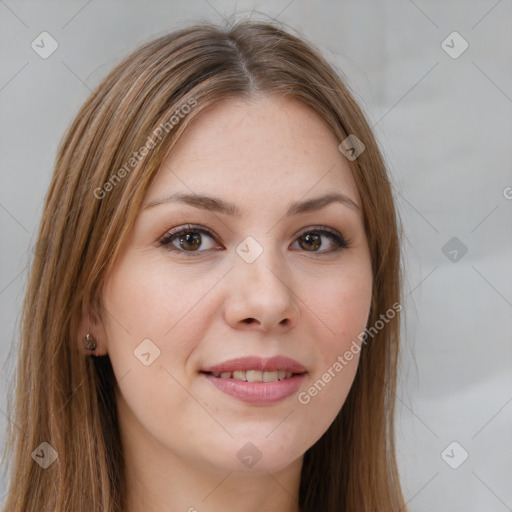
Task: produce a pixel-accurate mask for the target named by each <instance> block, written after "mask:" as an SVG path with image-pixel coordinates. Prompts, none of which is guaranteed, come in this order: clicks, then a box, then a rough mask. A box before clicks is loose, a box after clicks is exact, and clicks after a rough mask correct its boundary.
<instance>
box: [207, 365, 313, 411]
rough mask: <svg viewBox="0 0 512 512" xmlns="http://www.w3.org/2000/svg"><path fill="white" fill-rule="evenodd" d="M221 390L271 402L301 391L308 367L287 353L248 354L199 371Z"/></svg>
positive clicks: (246, 399)
mask: <svg viewBox="0 0 512 512" xmlns="http://www.w3.org/2000/svg"><path fill="white" fill-rule="evenodd" d="M199 373H200V374H201V375H203V376H204V377H205V378H206V379H207V380H208V381H209V382H211V383H212V384H213V385H214V386H215V387H216V388H217V389H218V390H220V391H222V392H223V393H225V394H227V395H229V396H231V397H234V398H236V399H238V400H240V401H242V402H246V403H250V404H252V405H270V404H273V403H276V402H279V401H281V400H284V399H285V398H288V397H290V396H291V395H293V394H294V393H296V392H297V391H298V389H299V388H300V386H301V384H302V382H303V381H304V379H305V377H306V375H307V370H306V368H305V367H304V366H303V365H302V364H300V363H299V362H297V361H295V360H294V359H290V358H288V357H284V356H276V357H272V358H268V359H264V358H260V357H245V358H239V359H232V360H230V361H226V362H224V363H221V364H218V365H215V366H211V367H208V368H204V369H203V370H201V371H200V372H199Z"/></svg>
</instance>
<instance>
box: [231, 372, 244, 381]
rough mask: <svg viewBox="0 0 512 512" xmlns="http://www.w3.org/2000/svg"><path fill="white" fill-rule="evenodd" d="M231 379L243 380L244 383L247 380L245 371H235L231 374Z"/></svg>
mask: <svg viewBox="0 0 512 512" xmlns="http://www.w3.org/2000/svg"><path fill="white" fill-rule="evenodd" d="M233 379H236V380H243V381H244V382H245V381H246V380H247V378H246V376H245V371H243V370H237V371H235V372H233Z"/></svg>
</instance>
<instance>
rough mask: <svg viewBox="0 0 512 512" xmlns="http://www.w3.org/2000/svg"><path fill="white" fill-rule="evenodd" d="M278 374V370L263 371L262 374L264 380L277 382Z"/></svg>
mask: <svg viewBox="0 0 512 512" xmlns="http://www.w3.org/2000/svg"><path fill="white" fill-rule="evenodd" d="M277 375H278V372H277V370H276V371H273V372H263V375H262V378H263V382H276V381H277Z"/></svg>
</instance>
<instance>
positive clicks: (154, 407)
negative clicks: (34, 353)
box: [82, 96, 372, 512]
mask: <svg viewBox="0 0 512 512" xmlns="http://www.w3.org/2000/svg"><path fill="white" fill-rule="evenodd" d="M338 144H339V141H338V140H337V139H336V137H335V136H334V135H333V134H332V132H331V131H330V129H329V127H328V126H327V125H326V124H325V123H324V121H323V120H322V119H321V118H320V117H319V116H318V115H317V114H316V113H315V112H313V111H312V110H311V109H309V108H308V107H307V106H305V105H304V104H302V103H300V102H298V101H297V100H293V99H290V98H285V97H281V96H273V97H270V96H257V97H255V98H253V99H252V100H251V101H247V100H234V99H229V100H224V101H222V102H219V103H217V104H215V105H214V106H213V107H212V108H210V109H208V110H207V111H204V112H203V113H201V115H200V116H198V117H196V118H195V119H194V120H193V121H192V123H191V124H190V126H189V127H188V129H187V131H186V133H185V135H184V136H183V137H182V138H181V139H180V140H179V141H178V143H177V145H176V146H175V148H174V149H173V151H172V152H171V154H170V155H169V156H168V158H167V159H166V161H165V162H164V164H163V165H162V167H161V169H160V170H159V172H158V174H157V177H156V179H155V181H154V182H153V184H152V185H151V188H150V190H149V191H148V195H147V198H146V202H145V204H148V203H149V202H151V201H154V200H156V199H159V198H161V197H163V196H165V195H167V194H170V193H174V192H185V193H190V192H193V193H195V194H202V195H208V196H215V197H218V198H221V199H224V200H228V201H232V202H234V203H235V204H236V205H237V207H238V208H239V209H240V210H241V212H242V213H241V216H240V217H234V216H229V215H226V214H221V213H217V212H211V211H206V210H200V209H198V208H195V207H193V206H190V205H186V204H183V203H178V202H174V203H171V202H168V203H162V204H160V205H158V206H153V207H151V208H147V209H142V210H141V212H140V213H139V215H138V218H137V221H136V224H135V226H134V229H133V231H132V233H131V237H130V238H129V240H128V241H127V243H126V244H125V246H124V248H123V250H122V254H121V257H120V259H119V261H118V263H117V265H116V266H115V270H114V272H113V273H112V274H111V275H110V276H109V278H108V279H107V281H106V283H105V287H104V290H103V304H104V306H105V310H106V311H107V312H108V314H103V315H93V317H92V318H93V323H92V325H91V329H90V331H92V332H93V334H94V335H95V337H96V338H97V339H98V350H97V354H100V355H103V354H106V353H108V354H109V356H110V359H111V362H112V366H113V369H114V373H115V376H116V379H117V382H118V386H117V388H116V393H117V403H118V414H119V421H120V427H121V436H122V443H123V447H124V451H125V457H126V464H127V479H128V508H127V509H126V512H139V511H144V512H160V511H162V510H166V511H189V512H194V511H195V510H197V511H200V512H217V511H225V510H226V504H230V507H231V508H233V509H235V510H238V511H243V512H260V511H262V510H265V511H266V512H272V511H275V512H278V511H279V512H297V511H298V501H297V499H298V490H299V483H300V471H301V467H302V460H303V454H304V453H305V451H306V450H307V449H308V448H309V447H311V446H312V445H313V444H314V443H315V442H316V441H317V440H318V439H319V438H320V437H321V436H322V434H323V433H324V432H325V431H326V430H327V428H328V427H329V425H330V424H331V423H332V421H333V420H334V418H335V417H336V415H337V414H338V412H339V410H340V408H341V406H342V405H343V402H344V401H345V398H346V395H347V393H348V391H349V389H350V386H351V384H352V381H353V378H354V376H355V372H356V369H357V364H358V358H359V355H358V354H356V355H354V358H353V359H352V360H351V361H350V362H349V363H348V364H346V366H344V368H343V370H342V371H340V372H338V373H336V376H335V377H334V378H332V379H331V381H330V382H329V383H328V384H327V385H326V386H325V387H324V388H323V389H322V391H320V392H319V393H318V394H317V395H316V396H314V397H312V398H311V401H310V402H309V403H308V404H306V405H304V404H302V403H300V402H299V401H298V397H297V394H295V395H293V396H291V397H289V398H286V399H284V400H282V401H280V402H278V403H276V404H272V405H263V406H262V405H252V404H247V403H244V402H242V401H239V400H237V399H235V398H233V397H231V396H228V395H226V394H224V393H223V392H221V391H220V390H218V389H217V388H216V387H215V386H213V385H212V384H211V383H210V382H209V381H208V380H207V379H205V378H204V376H203V375H201V374H200V373H199V371H200V370H201V368H204V367H206V366H208V365H213V364H217V363H220V362H223V361H225V360H228V359H231V358H234V357H242V356H247V355H259V356H262V357H269V356H274V355H285V356H288V357H291V358H293V359H295V360H297V361H299V362H300V363H302V364H303V365H304V366H305V367H306V368H307V370H308V374H307V376H306V379H305V381H304V382H303V384H302V386H301V389H300V390H299V391H301V392H303V391H305V390H307V389H308V388H310V387H311V385H312V384H313V383H314V382H315V381H317V380H318V379H320V378H321V376H322V374H324V373H325V372H326V371H327V370H328V368H330V367H332V366H333V364H334V363H335V362H336V360H337V358H338V356H340V355H343V354H344V353H345V352H346V351H347V350H348V349H349V348H350V346H351V344H352V342H353V341H354V340H357V336H358V334H359V333H361V331H363V330H364V328H365V326H366V322H367V318H368V314H369V309H370V301H371V289H372V272H371V264H370V254H369V250H368V245H367V240H366V236H365V232H364V225H363V216H362V212H361V208H360V206H361V205H360V197H359V194H358V191H357V187H356V184H355V182H354V180H353V178H352V175H351V171H350V167H349V164H348V161H347V160H346V159H345V157H344V156H343V155H342V154H341V153H340V151H339V150H338ZM333 191H335V192H340V193H343V194H344V195H345V196H348V197H349V198H350V199H351V200H352V201H353V202H354V203H355V204H356V205H357V206H358V208H351V207H349V206H346V205H343V204H341V203H337V202H335V203H330V204H329V205H328V206H326V207H324V208H322V209H321V210H319V211H316V212H307V213H302V214H299V215H295V216H291V217H285V216H284V215H285V212H286V210H287V209H288V206H289V204H291V203H292V202H295V201H303V200H305V199H311V198H315V197H318V196H321V195H324V194H326V193H331V192H333ZM263 205H264V206H263ZM189 223H190V224H195V225H199V226H201V227H203V226H204V227H208V228H210V229H211V230H213V232H214V234H215V238H216V239H215V238H211V237H209V235H207V234H203V233H201V234H200V235H199V237H200V241H201V244H202V245H201V246H200V248H199V251H197V250H196V256H193V257H187V255H186V254H184V253H185V252H186V249H189V252H193V251H191V250H190V247H191V244H188V245H187V244H185V248H186V249H183V248H181V249H180V248H179V247H180V241H179V238H177V239H175V241H174V244H170V245H169V246H168V247H161V246H160V247H159V246H158V240H159V239H161V237H162V236H163V235H165V234H166V233H167V232H168V231H170V230H171V229H172V228H175V227H179V226H185V227H186V225H187V224H189ZM323 226H326V227H330V228H332V229H334V230H336V231H338V232H339V233H341V234H342V235H343V236H344V237H345V238H346V239H348V241H349V247H348V248H342V249H340V250H337V251H332V249H336V247H337V245H336V243H335V241H333V240H332V239H331V238H330V237H329V236H328V235H326V234H321V239H320V240H321V242H322V245H321V246H320V247H317V246H313V248H311V247H310V246H308V245H307V244H306V243H304V240H303V237H302V238H301V237H300V236H299V235H302V233H299V231H301V230H304V228H310V227H311V229H310V230H309V231H313V232H316V233H318V229H316V231H315V228H318V227H323ZM196 232H197V231H196ZM247 236H252V237H253V238H254V239H255V240H256V241H257V243H258V244H259V245H260V246H261V248H262V249H263V253H262V254H261V255H260V256H259V257H258V258H257V259H256V260H255V261H254V262H252V263H250V264H249V263H247V262H246V261H244V259H242V258H241V257H240V256H239V254H238V253H237V252H236V248H237V246H238V245H239V244H240V243H241V242H242V241H243V240H244V239H245V238H246V237H247ZM301 240H302V242H301ZM169 247H170V248H171V249H172V248H174V249H175V252H172V250H170V249H169ZM181 247H183V244H182V246H181ZM180 250H181V252H179V251H180ZM89 318H90V316H89ZM100 318H102V320H100ZM248 318H252V319H253V320H252V322H246V321H244V320H245V319H248ZM87 320H88V319H85V318H84V332H83V333H82V334H85V332H87ZM283 320H286V321H283ZM144 339H150V340H151V341H152V343H154V345H155V346H157V347H158V349H159V350H160V355H159V357H157V358H156V359H155V360H154V361H153V362H152V363H151V364H150V365H149V366H145V365H144V364H142V363H141V362H140V361H139V359H137V358H136V357H135V356H134V350H135V349H136V348H137V347H138V346H139V344H140V343H141V341H142V340H144ZM151 351H152V353H153V354H154V349H151V350H150V352H151ZM249 442H250V443H252V444H254V445H255V446H256V447H257V449H258V450H259V452H260V453H261V455H262V457H261V459H260V460H259V461H258V462H257V463H256V464H255V465H254V466H252V467H251V468H249V467H246V466H245V465H244V464H242V463H241V461H240V460H239V458H238V457H237V453H238V452H239V450H240V449H241V448H242V447H243V446H244V445H245V444H246V443H249Z"/></svg>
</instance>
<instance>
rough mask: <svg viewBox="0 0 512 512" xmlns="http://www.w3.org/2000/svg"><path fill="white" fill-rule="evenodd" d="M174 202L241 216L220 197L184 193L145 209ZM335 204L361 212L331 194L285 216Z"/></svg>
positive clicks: (293, 206) (300, 203)
mask: <svg viewBox="0 0 512 512" xmlns="http://www.w3.org/2000/svg"><path fill="white" fill-rule="evenodd" d="M174 202H181V203H185V204H188V205H190V206H194V207H195V208H201V209H203V210H209V211H212V212H216V213H222V214H225V215H231V216H240V214H241V211H240V209H239V208H238V207H237V206H236V205H235V204H234V203H231V202H229V201H225V200H223V199H220V198H218V197H208V196H203V195H198V194H188V193H183V192H176V193H174V194H169V195H167V196H164V197H161V198H159V199H155V200H153V201H150V202H149V203H147V204H146V205H145V206H144V209H145V210H146V209H148V208H153V207H155V206H158V205H160V204H165V203H174ZM334 202H337V203H341V204H342V205H344V206H347V207H349V208H351V209H353V210H356V211H359V206H358V205H357V204H356V203H355V202H354V201H353V200H352V199H350V197H348V196H346V195H344V194H340V193H331V194H326V195H323V196H320V197H315V198H313V199H307V200H305V201H298V202H296V203H292V204H291V205H290V206H289V208H288V210H287V212H286V214H285V216H291V215H298V214H301V213H308V212H315V211H318V210H321V209H322V208H325V207H326V206H327V205H329V204H331V203H334Z"/></svg>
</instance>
